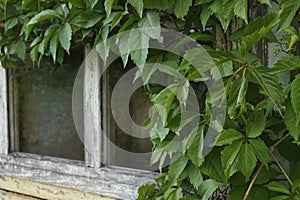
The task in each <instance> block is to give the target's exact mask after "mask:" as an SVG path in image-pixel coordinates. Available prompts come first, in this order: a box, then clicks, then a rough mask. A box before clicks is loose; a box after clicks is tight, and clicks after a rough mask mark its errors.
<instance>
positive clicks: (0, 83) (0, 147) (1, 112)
mask: <svg viewBox="0 0 300 200" xmlns="http://www.w3.org/2000/svg"><path fill="white" fill-rule="evenodd" d="M7 106H8V103H7V72H6V70H5V69H4V68H2V66H1V64H0V116H1V117H0V154H8V142H9V141H8V107H7Z"/></svg>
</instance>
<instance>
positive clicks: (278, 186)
mask: <svg viewBox="0 0 300 200" xmlns="http://www.w3.org/2000/svg"><path fill="white" fill-rule="evenodd" d="M266 187H267V188H268V189H269V190H270V191H274V192H280V193H283V194H288V195H289V194H291V192H290V190H289V189H288V188H287V187H286V186H285V185H284V184H282V183H280V182H271V183H269V184H268V185H266Z"/></svg>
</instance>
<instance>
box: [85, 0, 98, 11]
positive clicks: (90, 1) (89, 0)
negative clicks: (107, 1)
mask: <svg viewBox="0 0 300 200" xmlns="http://www.w3.org/2000/svg"><path fill="white" fill-rule="evenodd" d="M98 1H99V0H86V4H87V5H88V7H89V8H91V9H93V8H94V7H95V6H96V4H97V3H98Z"/></svg>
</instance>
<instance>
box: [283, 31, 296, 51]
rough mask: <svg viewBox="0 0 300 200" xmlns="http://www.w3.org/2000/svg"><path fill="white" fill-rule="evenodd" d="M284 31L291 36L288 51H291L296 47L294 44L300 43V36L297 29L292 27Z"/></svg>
mask: <svg viewBox="0 0 300 200" xmlns="http://www.w3.org/2000/svg"><path fill="white" fill-rule="evenodd" d="M284 31H285V32H287V33H289V34H290V38H289V41H288V49H287V51H290V50H291V49H292V47H293V46H294V44H296V42H298V41H299V35H298V33H297V32H296V30H295V28H294V27H292V26H289V27H287V28H286V29H284Z"/></svg>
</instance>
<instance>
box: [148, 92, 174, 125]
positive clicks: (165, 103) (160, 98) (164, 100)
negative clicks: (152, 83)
mask: <svg viewBox="0 0 300 200" xmlns="http://www.w3.org/2000/svg"><path fill="white" fill-rule="evenodd" d="M174 99H175V93H174V92H173V91H172V90H170V89H169V88H165V89H164V90H162V91H161V92H160V93H159V94H158V95H157V96H156V97H155V99H154V100H153V101H154V103H155V104H154V107H155V108H156V109H157V111H158V113H159V114H160V116H161V117H162V119H163V123H164V124H166V122H167V118H168V115H169V112H170V109H171V105H172V103H173V101H174Z"/></svg>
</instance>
